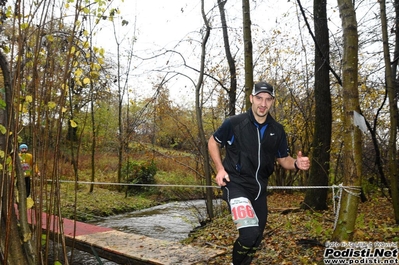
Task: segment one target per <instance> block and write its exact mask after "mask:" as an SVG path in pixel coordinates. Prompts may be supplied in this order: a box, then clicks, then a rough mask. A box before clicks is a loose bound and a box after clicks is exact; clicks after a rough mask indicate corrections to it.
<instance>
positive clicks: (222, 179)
mask: <svg viewBox="0 0 399 265" xmlns="http://www.w3.org/2000/svg"><path fill="white" fill-rule="evenodd" d="M229 181H230V178H229V174H227V172H226V171H225V170H224V169H223V170H220V171H219V172H218V174H217V175H216V183H217V184H218V186H221V187H222V186H226V182H229Z"/></svg>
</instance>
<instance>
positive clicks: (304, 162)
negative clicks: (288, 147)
mask: <svg viewBox="0 0 399 265" xmlns="http://www.w3.org/2000/svg"><path fill="white" fill-rule="evenodd" d="M295 164H296V167H297V168H298V169H300V170H308V169H309V167H310V160H309V157H307V156H302V152H301V151H299V152H298V155H297V157H296V160H295Z"/></svg>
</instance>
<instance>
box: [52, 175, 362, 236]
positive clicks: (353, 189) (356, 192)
mask: <svg viewBox="0 0 399 265" xmlns="http://www.w3.org/2000/svg"><path fill="white" fill-rule="evenodd" d="M47 182H53V180H51V179H49V180H47ZM58 182H60V183H76V184H93V185H116V186H140V187H176V188H217V189H220V188H221V187H220V186H207V185H179V184H139V183H113V182H95V181H74V180H58ZM267 189H268V190H283V189H285V190H299V189H332V194H333V196H332V200H333V211H334V214H335V220H334V229H335V227H336V225H337V222H338V214H339V210H340V207H341V198H342V191H345V192H346V193H348V194H349V195H351V196H356V197H360V191H361V187H359V186H343V185H342V183H341V184H339V185H332V186H267ZM336 189H338V192H337V193H336V191H335V190H336ZM336 201H338V202H337V206H336Z"/></svg>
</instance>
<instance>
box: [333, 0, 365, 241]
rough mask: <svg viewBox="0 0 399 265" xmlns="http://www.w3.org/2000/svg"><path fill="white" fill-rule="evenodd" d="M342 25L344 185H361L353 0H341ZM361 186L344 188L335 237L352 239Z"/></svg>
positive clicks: (355, 28)
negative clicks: (355, 119) (356, 118)
mask: <svg viewBox="0 0 399 265" xmlns="http://www.w3.org/2000/svg"><path fill="white" fill-rule="evenodd" d="M338 6H339V13H340V17H341V22H342V28H343V62H342V64H343V67H342V85H343V88H342V89H343V117H342V120H343V129H344V138H343V139H344V148H343V156H344V158H343V159H344V165H343V166H344V173H343V174H344V186H345V187H360V186H361V181H362V177H361V176H362V172H361V168H362V163H361V162H362V159H361V158H362V157H361V154H362V150H361V144H362V138H361V131H360V129H359V128H358V127H356V126H355V121H354V117H355V112H357V113H360V106H359V92H358V47H359V45H358V33H357V22H356V13H355V9H354V6H353V3H352V1H351V0H338ZM359 195H360V192H359V189H357V188H343V189H342V194H341V198H340V208H339V212H338V221H337V223H336V226H335V228H334V232H333V236H332V237H333V240H334V241H343V240H351V239H352V238H353V235H354V229H355V222H356V215H357V208H358V204H359Z"/></svg>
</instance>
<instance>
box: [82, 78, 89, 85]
mask: <svg viewBox="0 0 399 265" xmlns="http://www.w3.org/2000/svg"><path fill="white" fill-rule="evenodd" d="M89 83H90V78H88V77H85V78H84V79H83V84H85V85H87V84H89Z"/></svg>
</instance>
